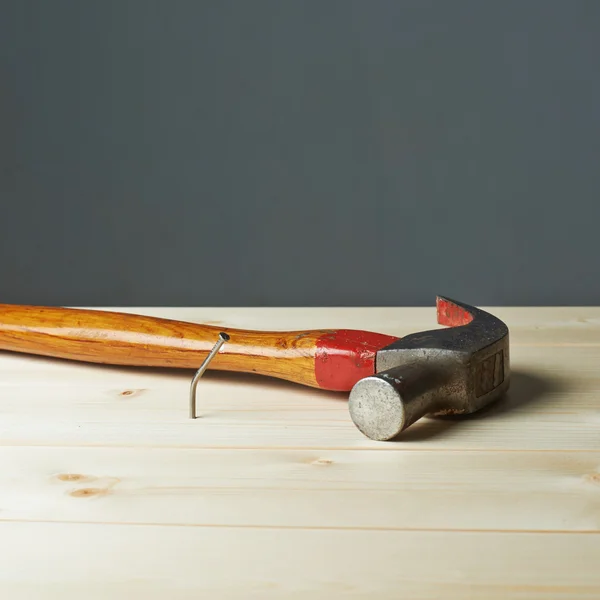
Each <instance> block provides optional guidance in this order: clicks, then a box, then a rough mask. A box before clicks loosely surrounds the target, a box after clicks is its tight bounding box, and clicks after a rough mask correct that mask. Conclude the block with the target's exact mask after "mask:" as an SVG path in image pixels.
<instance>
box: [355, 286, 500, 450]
mask: <svg viewBox="0 0 600 600" xmlns="http://www.w3.org/2000/svg"><path fill="white" fill-rule="evenodd" d="M437 317H438V323H439V324H440V325H446V326H449V328H447V329H435V330H431V331H425V332H422V333H414V334H411V335H408V336H406V337H404V338H401V339H399V340H398V341H396V342H394V343H392V344H390V345H389V346H386V347H385V348H382V349H381V350H379V351H378V352H377V356H376V374H375V375H372V376H370V377H365V378H364V379H361V380H360V381H358V382H357V383H356V384H355V385H354V387H353V388H352V390H351V392H350V398H349V410H350V416H351V418H352V420H353V421H354V424H355V425H356V426H357V427H358V429H359V430H360V431H361V432H362V433H363V434H365V435H366V436H367V437H369V438H371V439H374V440H391V439H394V438H395V437H397V436H398V435H399V434H400V433H401V432H402V431H404V430H405V429H406V428H407V427H409V426H410V425H411V424H412V423H414V422H415V421H416V420H418V419H420V418H421V417H423V416H425V415H431V416H436V415H448V414H469V413H473V412H476V411H478V410H480V409H481V408H483V407H484V406H486V405H488V404H490V403H491V402H493V401H494V400H496V399H497V398H499V397H500V396H501V395H502V394H504V392H505V391H506V390H507V389H508V386H509V375H510V363H509V332H508V327H507V326H506V325H505V324H504V323H503V322H502V321H501V320H500V319H498V318H496V317H494V316H493V315H491V314H489V313H487V312H485V311H483V310H480V309H478V308H475V307H473V306H469V305H468V304H463V303H461V302H456V301H454V300H450V299H449V298H444V297H441V296H440V297H438V298H437Z"/></svg>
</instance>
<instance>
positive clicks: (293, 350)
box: [0, 304, 397, 391]
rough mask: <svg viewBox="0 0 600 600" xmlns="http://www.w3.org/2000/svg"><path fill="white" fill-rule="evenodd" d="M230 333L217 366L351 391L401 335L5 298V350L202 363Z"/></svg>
mask: <svg viewBox="0 0 600 600" xmlns="http://www.w3.org/2000/svg"><path fill="white" fill-rule="evenodd" d="M221 331H224V332H225V333H227V334H228V335H229V336H230V338H231V339H230V341H229V342H227V343H226V344H225V345H224V346H223V348H222V349H221V351H220V352H219V354H217V356H215V358H214V360H213V361H212V362H211V363H210V367H209V368H211V369H219V370H223V371H238V372H244V373H257V374H260V375H267V376H270V377H277V378H280V379H286V380H288V381H292V382H294V383H299V384H302V385H307V386H311V387H318V388H322V389H327V390H335V391H348V390H350V389H351V388H352V386H353V385H354V384H355V383H356V382H357V381H358V380H359V379H362V378H363V377H365V376H367V375H372V374H373V373H374V372H375V354H376V352H377V350H378V349H380V348H382V347H384V346H387V345H388V344H390V343H392V342H393V341H395V340H396V339H397V338H395V337H392V336H388V335H382V334H378V333H370V332H366V331H356V330H348V329H337V330H323V329H319V330H310V331H286V332H283V331H280V332H274V331H250V330H242V329H232V328H227V327H225V328H223V327H214V326H212V325H199V324H195V323H187V322H182V321H174V320H171V319H160V318H157V317H147V316H141V315H134V314H129V313H117V312H108V311H101V310H86V309H74V308H55V307H42V306H20V305H10V304H0V350H9V351H13V352H24V353H29V354H38V355H42V356H52V357H56V358H65V359H70V360H77V361H85V362H92V363H103V364H110V365H128V366H144V367H176V368H190V369H196V368H198V367H199V366H200V364H201V363H202V361H203V360H204V358H205V357H206V355H207V354H208V352H210V350H211V348H212V347H213V345H214V344H215V342H216V341H217V338H218V335H219V332H221Z"/></svg>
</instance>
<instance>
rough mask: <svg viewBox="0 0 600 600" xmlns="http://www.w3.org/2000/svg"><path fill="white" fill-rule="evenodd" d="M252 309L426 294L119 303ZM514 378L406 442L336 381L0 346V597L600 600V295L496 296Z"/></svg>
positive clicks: (400, 324) (305, 319) (212, 314)
mask: <svg viewBox="0 0 600 600" xmlns="http://www.w3.org/2000/svg"><path fill="white" fill-rule="evenodd" d="M111 310H125V311H127V312H136V313H141V314H148V315H157V316H165V317H170V318H176V319H183V320H189V321H197V322H211V323H215V322H216V323H224V324H227V325H230V326H237V327H244V328H256V329H296V328H298V329H301V328H320V327H325V328H333V327H340V328H342V327H347V328H357V329H370V330H373V331H379V332H383V333H390V334H393V335H405V334H407V333H410V332H412V331H417V330H422V329H431V328H433V327H436V325H435V324H434V322H435V309H434V308H410V309H407V308H404V309H398V308H382V309H379V308H369V309H364V308H363V309H357V308H344V309H333V308H331V309H267V308H260V309H244V308H239V309H232V308H217V309H210V308H202V309H191V308H178V309H177V308H170V309H166V308H163V309H149V308H145V309H142V308H135V309H133V308H128V309H120V308H116V309H115V308H112V309H111ZM487 310H490V311H491V312H493V313H495V314H496V315H497V316H498V317H500V318H501V319H503V320H505V322H506V323H507V324H508V326H509V328H510V331H511V362H512V386H511V390H510V393H509V395H508V396H507V397H506V398H505V399H504V400H503V401H501V402H499V403H497V404H496V405H495V406H494V407H492V408H491V409H489V410H487V411H484V412H483V413H481V414H479V415H477V416H476V417H472V418H468V419H463V420H456V419H455V420H449V421H448V420H445V421H444V420H432V419H424V420H422V421H420V422H419V423H417V424H416V425H414V426H413V427H412V428H410V429H409V430H408V431H406V433H405V435H404V437H403V438H402V440H401V441H398V442H374V441H371V440H369V439H367V438H365V437H364V436H362V434H360V432H359V431H358V430H357V429H356V428H355V427H354V425H353V423H352V421H351V420H350V417H349V415H348V411H347V402H346V396H344V394H335V393H329V392H321V391H317V390H314V389H311V388H304V387H301V386H296V385H294V384H288V383H286V382H281V381H276V380H269V379H266V378H260V377H253V376H245V375H239V374H227V373H214V372H208V373H207V374H206V375H205V376H204V378H203V379H202V380H201V381H200V384H199V386H198V412H199V415H201V418H199V419H197V420H195V421H193V420H190V419H189V418H188V390H189V383H190V378H191V375H192V373H191V372H188V371H181V372H172V371H162V370H158V371H154V370H151V369H131V368H111V367H103V366H95V365H88V364H79V363H74V362H68V361H60V360H52V359H43V358H38V357H32V356H24V355H16V354H9V353H4V354H1V355H0V442H1V445H0V598H3V599H6V600H15V599H21V598H23V599H25V598H27V599H28V600H30V599H35V598H44V599H46V598H57V599H58V598H60V599H61V600H70V599H72V598H73V599H74V598H77V599H78V600H79V599H81V598H86V599H96V598H102V599H105V598H110V599H121V598H127V599H130V598H131V599H133V598H138V597H139V598H144V599H158V598H168V599H169V600H177V599H182V598H185V599H188V598H189V599H197V598H227V599H228V598H236V599H237V598H240V599H242V598H243V599H247V598H265V599H270V598H294V599H297V598H311V599H313V598H323V599H330V598H338V597H344V598H346V597H347V598H365V599H366V598H378V599H382V598H386V599H387V598H390V599H391V598H394V599H396V598H411V599H416V598H444V599H445V600H448V599H452V598H461V599H462V598H486V599H491V598H497V599H502V600H505V599H510V598H595V599H597V598H600V308H488V309H487Z"/></svg>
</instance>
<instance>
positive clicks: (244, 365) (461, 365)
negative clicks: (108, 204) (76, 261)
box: [0, 296, 510, 441]
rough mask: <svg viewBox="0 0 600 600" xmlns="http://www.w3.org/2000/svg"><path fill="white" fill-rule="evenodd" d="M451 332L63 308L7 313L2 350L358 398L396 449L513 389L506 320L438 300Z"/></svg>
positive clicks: (362, 416) (352, 405) (359, 420)
mask: <svg viewBox="0 0 600 600" xmlns="http://www.w3.org/2000/svg"><path fill="white" fill-rule="evenodd" d="M437 319H438V323H439V324H440V325H445V326H447V327H446V328H440V329H433V330H430V331H425V332H419V333H413V334H410V335H408V336H405V337H402V338H399V337H395V336H392V335H386V334H383V333H374V332H369V331H359V330H354V329H318V330H317V329H315V330H308V331H287V332H282V331H254V330H243V329H234V328H217V327H215V326H212V325H202V324H196V323H189V322H183V321H176V320H171V319H163V318H157V317H149V316H142V315H135V314H129V313H119V312H109V311H103V310H89V309H77V308H62V307H44V306H25V305H10V304H4V305H0V350H8V351H13V352H22V353H29V354H36V355H42V356H50V357H56V358H63V359H69V360H76V361H84V362H91V363H102V364H110V365H126V366H140V367H141V366H144V367H173V368H190V369H192V368H197V367H198V365H199V364H200V363H201V362H202V360H203V359H204V358H205V357H206V356H207V355H208V353H209V352H210V350H211V348H212V346H213V344H214V342H215V339H217V336H218V335H219V333H220V332H221V331H222V332H225V333H226V334H227V335H228V336H229V338H230V341H229V343H228V344H226V346H224V347H223V349H222V351H221V352H219V353H218V354H217V355H216V356H215V358H214V360H213V361H212V362H211V363H210V367H209V368H211V369H218V370H223V371H237V372H244V373H256V374H260V375H266V376H269V377H275V378H279V379H285V380H288V381H291V382H294V383H297V384H300V385H305V386H309V387H313V388H320V389H323V390H331V391H337V392H349V402H348V406H349V411H350V416H351V418H352V421H353V422H354V424H355V425H356V427H357V428H358V429H359V430H360V431H361V432H362V433H363V434H364V435H365V436H367V437H369V438H371V439H374V440H380V441H386V440H392V439H395V438H397V437H398V436H399V434H400V433H401V432H402V431H404V430H405V429H406V428H407V427H409V426H410V425H412V424H413V423H414V422H415V421H417V420H418V419H420V418H421V417H423V416H425V415H432V416H435V415H444V414H469V413H473V412H475V411H478V410H480V409H481V408H483V407H484V406H486V405H488V404H490V403H491V402H493V401H494V400H496V399H497V398H499V397H500V396H501V395H503V394H504V392H505V391H506V390H507V389H508V386H509V376H510V365H509V363H510V360H509V332H508V328H507V326H506V325H505V324H504V323H503V322H502V321H501V320H500V319H498V318H497V317H495V316H493V315H491V314H489V313H487V312H485V311H483V310H481V309H478V308H475V307H473V306H469V305H468V304H463V303H461V302H457V301H454V300H451V299H449V298H445V297H442V296H438V298H437Z"/></svg>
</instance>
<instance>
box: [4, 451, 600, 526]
mask: <svg viewBox="0 0 600 600" xmlns="http://www.w3.org/2000/svg"><path fill="white" fill-rule="evenodd" d="M0 490H3V491H2V495H1V497H0V521H6V520H9V521H11V520H34V521H64V522H69V521H74V522H95V523H139V524H145V523H146V524H172V525H174V524H181V525H196V526H197V525H209V524H210V525H227V526H233V525H240V526H257V527H258V526H269V527H277V526H285V527H321V528H332V529H336V528H353V527H356V528H375V529H378V528H379V529H381V528H385V529H409V530H410V529H439V530H456V529H469V530H490V529H492V530H495V531H501V530H507V531H517V530H521V531H534V530H540V531H595V532H599V531H600V454H598V453H589V454H588V453H558V452H544V453H506V452H499V453H490V454H488V455H485V456H482V455H481V454H480V453H479V452H477V451H474V452H451V453H446V452H420V451H406V452H402V453H399V452H368V451H327V452H316V451H314V450H312V449H306V450H302V451H295V450H285V451H283V450H262V451H257V450H235V451H232V450H175V449H160V450H158V449H152V450H146V449H125V448H79V449H77V450H76V451H74V450H73V449H70V448H27V447H23V448H19V447H16V448H15V447H13V448H10V447H2V448H0ZM549 498H551V499H552V501H550V502H549V501H548V499H549ZM175 507H176V510H174V508H175Z"/></svg>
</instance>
